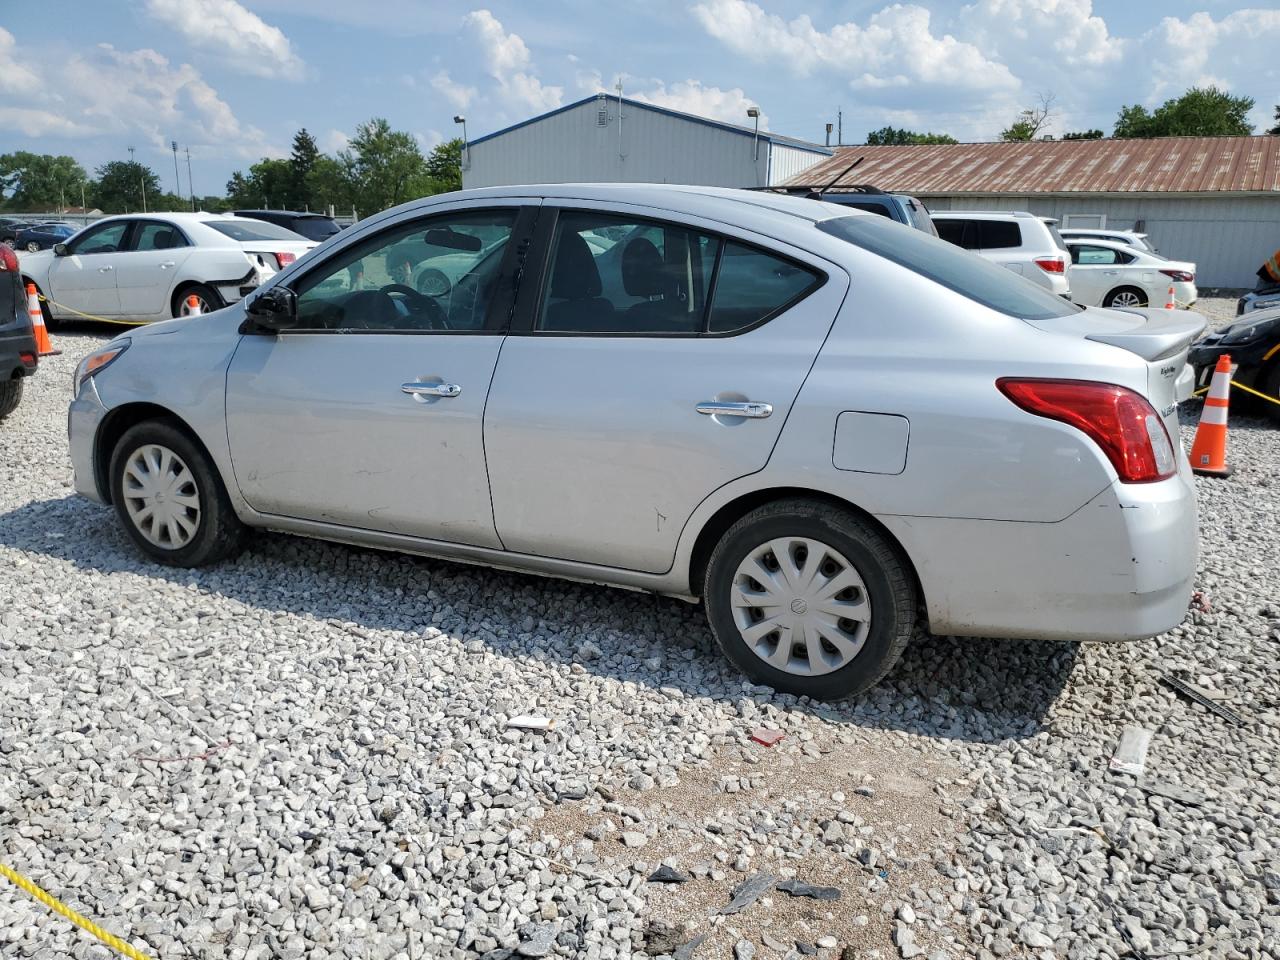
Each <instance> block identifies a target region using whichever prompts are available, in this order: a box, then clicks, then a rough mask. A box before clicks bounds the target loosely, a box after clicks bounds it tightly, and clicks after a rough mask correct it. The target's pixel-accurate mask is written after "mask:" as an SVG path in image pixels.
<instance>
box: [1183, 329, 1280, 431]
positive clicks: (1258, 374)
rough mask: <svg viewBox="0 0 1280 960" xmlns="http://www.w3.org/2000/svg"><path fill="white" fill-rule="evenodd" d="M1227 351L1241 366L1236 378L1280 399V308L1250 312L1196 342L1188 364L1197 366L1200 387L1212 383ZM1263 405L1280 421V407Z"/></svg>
mask: <svg viewBox="0 0 1280 960" xmlns="http://www.w3.org/2000/svg"><path fill="white" fill-rule="evenodd" d="M1224 353H1225V354H1229V355H1230V357H1231V362H1232V363H1234V364H1236V365H1237V366H1238V369H1237V370H1236V372H1235V374H1233V376H1232V379H1234V380H1238V381H1239V382H1240V383H1243V384H1244V385H1245V386H1247V387H1253V389H1255V390H1257V391H1258V392H1260V393H1265V394H1266V395H1267V396H1268V397H1271V398H1272V399H1273V400H1280V307H1270V308H1268V309H1265V310H1254V311H1252V312H1250V313H1246V314H1245V315H1244V316H1242V317H1240V318H1239V319H1238V320H1236V321H1235V322H1234V323H1232V324H1230V325H1229V326H1226V327H1220V328H1218V329H1217V330H1214V331H1213V332H1212V333H1210V334H1209V335H1208V336H1206V337H1204V338H1202V339H1201V340H1199V341H1198V342H1196V343H1195V344H1193V345H1192V347H1191V352H1190V354H1188V356H1187V363H1189V364H1191V366H1192V367H1193V368H1194V369H1195V372H1196V385H1197V386H1208V384H1209V378H1210V377H1212V376H1213V367H1214V365H1215V364H1216V363H1217V362H1218V357H1219V356H1220V355H1221V354H1224ZM1232 399H1233V400H1234V399H1235V397H1232ZM1259 404H1260V405H1261V406H1264V407H1266V409H1267V413H1268V414H1269V415H1270V416H1271V417H1272V418H1273V419H1275V420H1276V421H1278V422H1280V406H1277V405H1276V404H1274V403H1265V402H1263V401H1259Z"/></svg>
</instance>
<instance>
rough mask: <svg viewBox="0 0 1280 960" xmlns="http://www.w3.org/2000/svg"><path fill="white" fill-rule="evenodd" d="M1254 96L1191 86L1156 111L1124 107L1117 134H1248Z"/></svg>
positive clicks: (1206, 135) (1170, 135)
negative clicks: (1249, 116)
mask: <svg viewBox="0 0 1280 960" xmlns="http://www.w3.org/2000/svg"><path fill="white" fill-rule="evenodd" d="M1253 103H1254V101H1253V98H1252V97H1243V96H1241V97H1233V96H1232V95H1231V94H1229V93H1227V92H1226V91H1225V90H1219V89H1218V88H1217V87H1212V86H1211V87H1192V88H1191V89H1190V90H1188V91H1187V92H1186V93H1184V94H1183V95H1182V96H1180V97H1174V98H1173V99H1170V100H1166V101H1165V102H1164V103H1162V104H1161V105H1160V106H1158V107H1156V109H1155V110H1154V111H1151V112H1148V111H1147V109H1146V108H1145V107H1143V106H1141V105H1133V106H1124V107H1121V108H1120V115H1119V116H1118V117H1117V118H1116V127H1115V132H1114V133H1113V134H1112V136H1114V137H1121V138H1126V139H1136V138H1146V137H1247V136H1249V135H1250V134H1251V133H1253V124H1252V123H1250V122H1249V120H1248V114H1249V111H1250V110H1252V109H1253Z"/></svg>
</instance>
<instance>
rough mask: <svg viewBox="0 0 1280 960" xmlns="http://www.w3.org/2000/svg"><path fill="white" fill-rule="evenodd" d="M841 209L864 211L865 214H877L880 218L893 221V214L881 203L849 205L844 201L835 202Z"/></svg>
mask: <svg viewBox="0 0 1280 960" xmlns="http://www.w3.org/2000/svg"><path fill="white" fill-rule="evenodd" d="M836 202H837V203H839V204H840V205H841V206H842V207H853V209H855V210H865V211H866V212H867V213H878V214H880V216H882V217H888V218H889V219H890V220H892V219H893V213H892V212H891V211H890V210H889V208H888V207H886V206H885V205H884V204H883V203H866V202H862V203H849V202H848V201H845V200H839V201H836Z"/></svg>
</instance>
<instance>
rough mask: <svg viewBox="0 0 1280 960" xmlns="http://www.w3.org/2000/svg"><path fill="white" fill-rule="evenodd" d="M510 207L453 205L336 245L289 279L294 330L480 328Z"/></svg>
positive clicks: (512, 212)
mask: <svg viewBox="0 0 1280 960" xmlns="http://www.w3.org/2000/svg"><path fill="white" fill-rule="evenodd" d="M517 213H518V211H517V210H516V209H515V208H514V207H512V208H503V209H501V210H476V211H456V212H453V213H449V214H443V215H441V216H437V217H430V218H424V219H420V220H414V221H411V222H410V223H406V224H400V225H399V226H396V227H393V228H391V229H389V230H386V231H384V232H382V233H379V234H377V235H376V236H373V237H370V238H369V239H368V240H365V241H363V242H362V243H358V244H356V245H354V246H352V247H348V248H346V249H344V250H342V251H341V252H339V253H337V254H335V255H333V256H332V257H329V258H328V259H327V260H326V261H324V262H323V263H322V264H319V265H318V266H317V267H316V268H314V269H313V270H311V271H310V272H309V273H307V274H306V275H305V276H304V277H303V278H302V279H301V280H300V281H298V283H297V284H296V285H295V288H294V289H295V292H296V293H297V296H298V325H297V326H296V327H295V328H293V329H294V330H297V331H308V330H313V331H314V330H353V331H361V330H368V331H375V332H380V331H419V332H421V331H445V332H447V331H455V332H466V331H470V332H475V331H479V330H483V329H484V328H485V321H486V319H487V316H488V313H489V305H490V303H491V302H492V299H493V293H494V290H495V289H496V288H497V283H498V277H499V274H500V272H501V268H502V260H503V253H504V252H505V250H506V246H507V241H508V240H509V239H510V237H511V232H512V229H513V227H514V226H515V220H516V216H517Z"/></svg>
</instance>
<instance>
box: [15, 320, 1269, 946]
mask: <svg viewBox="0 0 1280 960" xmlns="http://www.w3.org/2000/svg"><path fill="white" fill-rule="evenodd" d="M1229 304H1230V301H1224V302H1223V304H1217V303H1216V302H1213V301H1204V302H1202V303H1201V304H1200V305H1199V309H1201V310H1202V311H1203V312H1205V313H1206V314H1209V315H1211V316H1213V317H1214V319H1215V320H1218V321H1225V320H1227V319H1230V316H1231V314H1232V312H1233V308H1232V307H1231V306H1230V305H1229ZM1219 313H1221V316H1218V314H1219ZM55 339H56V341H57V344H58V346H60V347H62V348H63V349H64V350H65V351H66V353H65V354H64V356H62V357H59V358H51V359H49V360H47V361H45V362H44V363H43V364H42V366H41V370H40V373H39V375H38V376H37V378H36V379H34V380H32V381H30V382H29V384H28V388H29V391H28V394H27V397H26V399H25V401H24V403H23V405H22V407H21V408H20V409H19V412H18V413H17V414H15V415H14V417H13V418H11V419H10V420H8V421H6V422H5V423H4V424H3V426H0V597H3V598H4V601H3V603H2V604H0V693H2V694H3V696H0V862H3V863H5V864H7V865H8V866H10V867H12V868H14V869H16V870H18V871H19V872H21V873H24V874H26V875H27V876H28V877H30V878H32V879H33V880H34V881H36V882H37V883H39V884H41V885H42V886H44V887H45V888H46V889H48V890H50V891H51V892H53V893H54V894H55V895H57V896H59V897H60V898H62V899H63V900H65V901H66V902H67V903H69V904H70V905H72V906H73V907H74V908H76V909H78V910H80V911H81V912H83V913H86V914H88V915H89V916H91V917H92V918H94V919H95V920H97V921H98V922H99V923H101V924H102V925H103V926H104V927H105V928H107V929H108V930H110V931H112V932H113V933H116V934H118V935H120V936H122V937H124V938H126V939H128V940H129V941H130V942H132V943H133V944H135V945H136V946H137V947H139V948H141V949H145V950H147V951H148V952H149V953H150V954H151V955H153V956H155V957H166V958H168V957H184V956H194V957H229V958H235V960H240V958H259V960H265V958H275V957H281V958H301V957H312V958H319V957H325V958H328V957H361V958H380V957H439V956H442V957H455V956H456V957H471V956H477V955H488V956H491V957H493V958H499V957H506V956H508V955H514V956H516V957H537V956H561V957H589V958H596V957H601V958H603V957H629V956H633V955H639V956H644V955H646V954H648V955H663V954H667V953H674V954H675V955H676V956H694V957H730V956H735V957H737V958H738V960H742V958H747V957H759V958H774V957H779V958H780V957H784V956H789V957H798V956H802V955H805V953H804V951H808V950H812V949H816V950H817V954H816V955H817V956H819V957H820V958H836V957H842V956H847V957H855V956H856V957H865V958H873V957H881V958H889V957H896V956H903V957H913V956H923V957H926V958H927V960H941V958H943V957H950V958H959V957H969V956H977V957H983V958H986V957H992V956H995V957H1005V956H1010V957H1038V958H1048V957H1068V958H1086V957H1089V958H1091V957H1105V958H1110V957H1120V956H1130V957H1147V958H1152V960H1154V958H1156V957H1167V956H1176V955H1182V956H1195V957H1210V958H1219V957H1220V958H1235V957H1248V958H1254V957H1264V956H1265V957H1275V956H1280V951H1278V950H1277V947H1276V944H1280V866H1277V863H1280V852H1278V850H1277V845H1278V844H1280V772H1278V771H1277V769H1276V766H1275V761H1276V756H1277V747H1280V734H1278V733H1277V731H1278V730H1280V689H1278V687H1280V684H1278V683H1277V680H1276V672H1275V662H1276V655H1277V652H1278V651H1280V606H1278V605H1277V604H1278V603H1280V570H1278V569H1277V554H1276V546H1275V543H1276V531H1277V529H1280V515H1278V514H1280V497H1277V495H1276V492H1277V491H1276V489H1275V485H1276V483H1277V480H1276V476H1277V467H1278V466H1280V432H1277V431H1276V430H1275V429H1274V428H1272V427H1270V426H1268V425H1266V424H1265V423H1263V422H1262V421H1261V420H1256V419H1248V418H1247V417H1243V416H1239V415H1237V414H1235V413H1233V415H1232V432H1231V448H1230V452H1229V459H1230V461H1231V462H1232V464H1233V466H1234V467H1235V469H1236V472H1235V474H1234V475H1233V476H1232V477H1231V478H1229V479H1227V480H1216V479H1213V480H1208V479H1202V480H1199V481H1198V484H1199V491H1200V504H1201V511H1202V522H1203V525H1204V531H1203V534H1204V539H1203V544H1202V555H1201V564H1200V574H1199V584H1198V586H1199V589H1200V591H1201V592H1202V598H1201V600H1200V602H1199V603H1197V604H1195V605H1194V606H1193V610H1192V611H1191V613H1190V615H1189V618H1188V620H1187V621H1186V622H1185V623H1184V624H1183V625H1182V626H1181V627H1179V628H1177V629H1176V630H1174V631H1172V632H1171V633H1170V634H1167V635H1165V636H1163V637H1159V638H1157V639H1155V640H1152V641H1147V642H1143V643H1135V644H1126V645H1115V646H1111V645H1098V646H1090V645H1086V646H1080V647H1077V646H1073V645H1066V644H1044V643H1019V642H1011V641H992V640H959V639H955V638H948V637H929V636H921V637H919V638H918V640H917V642H916V643H915V644H913V645H912V647H911V648H910V649H909V650H908V653H907V655H906V657H905V659H904V660H903V662H902V664H901V665H900V666H899V668H898V669H897V670H896V671H895V672H894V673H893V675H892V676H891V677H890V678H889V680H887V681H886V682H885V683H884V684H883V685H882V686H881V687H879V688H878V689H877V690H875V691H873V692H872V694H870V695H869V696H867V697H866V698H864V699H863V700H861V701H859V702H856V703H848V704H838V705H827V706H819V705H814V704H811V703H808V702H806V701H797V700H795V699H794V698H790V697H782V696H776V695H773V694H772V693H771V692H770V691H769V690H768V689H765V688H755V687H751V686H749V685H746V684H744V683H743V681H742V679H741V678H740V677H739V676H738V675H736V674H734V673H733V672H732V671H731V670H730V669H728V668H727V667H726V665H725V663H724V662H723V661H722V660H721V658H720V657H719V656H718V655H717V654H716V652H715V651H714V649H713V646H712V642H711V640H710V636H709V634H708V631H707V629H706V627H705V626H704V624H703V620H702V617H701V612H700V611H699V610H698V609H697V608H694V607H691V606H688V605H685V604H682V603H680V602H678V601H672V600H666V599H659V598H653V597H648V596H643V595H638V594H632V593H626V592H621V591H613V590H607V589H603V588H595V587H587V586H580V585H574V584H567V583H560V582H556V581H548V580H540V579H536V578H531V577H523V576H519V575H514V574H506V573H498V572H493V571H488V570H484V569H479V568H471V567H466V566H459V565H452V564H447V563H437V562H431V561H426V560H420V559H414V558H408V557H401V556H396V555H390V554H379V553H374V552H370V551H363V550H357V549H352V548H348V547H343V546H338V545H330V544H323V543H317V542H310V541H306V540H302V539H297V538H292V537H286V536H280V535H262V536H260V537H258V538H256V539H255V541H254V543H253V545H252V548H251V549H250V550H249V552H247V553H246V554H245V556H243V557H242V558H241V559H240V560H239V561H237V562H235V563H232V564H227V565H224V566H221V567H218V568H215V569H210V570H203V571H194V572H193V571H179V570H170V569H167V568H161V567H158V566H156V565H153V564H150V563H147V562H144V561H143V560H141V559H140V558H139V556H138V555H137V554H136V553H135V552H134V551H133V550H132V549H131V548H130V547H129V545H128V544H127V543H126V541H125V538H124V536H123V534H122V533H120V532H119V530H118V529H117V526H116V522H115V519H114V517H113V515H112V514H110V513H109V512H108V511H107V510H105V509H103V508H101V507H98V506H96V505H93V504H90V503H88V502H86V501H83V500H81V499H78V498H75V497H74V496H73V495H72V493H71V489H70V467H69V465H68V463H67V456H66V440H65V407H66V402H67V400H68V394H69V387H70V372H71V369H72V366H73V365H74V363H75V361H76V360H77V359H78V358H79V357H80V356H82V355H83V354H84V353H85V352H87V351H88V350H90V349H92V348H93V347H94V346H96V345H97V344H98V343H100V342H101V341H102V340H103V339H104V336H103V334H102V332H101V331H100V330H96V329H80V330H78V331H76V332H72V333H61V332H59V333H58V334H57V335H56V337H55ZM1198 412H1199V411H1198V406H1197V405H1188V408H1187V409H1185V410H1184V411H1183V413H1184V421H1190V422H1191V423H1192V424H1193V423H1194V421H1195V418H1196V416H1197V415H1198ZM1191 435H1192V426H1190V425H1189V426H1187V427H1186V428H1185V435H1184V440H1185V441H1186V442H1187V443H1190V440H1191ZM1170 671H1172V672H1175V673H1177V674H1179V675H1181V676H1183V677H1186V678H1187V679H1189V680H1190V681H1191V682H1193V683H1194V684H1196V685H1197V686H1199V687H1201V688H1204V689H1205V690H1207V691H1209V692H1210V693H1211V695H1212V696H1213V697H1215V698H1219V699H1220V701H1221V703H1222V704H1223V705H1225V706H1227V707H1229V708H1230V709H1231V710H1234V711H1236V712H1237V713H1238V714H1239V715H1240V716H1241V718H1242V720H1243V722H1242V723H1241V724H1239V725H1236V724H1233V723H1231V722H1229V721H1228V720H1226V719H1223V718H1221V717H1219V716H1218V715H1216V714H1214V713H1210V712H1209V711H1207V710H1205V709H1204V708H1202V707H1201V706H1199V705H1196V704H1193V703H1190V702H1188V701H1186V700H1184V699H1182V698H1180V697H1178V696H1177V695H1175V694H1174V693H1173V692H1172V691H1171V690H1169V689H1168V688H1167V687H1166V686H1164V685H1162V684H1161V683H1160V680H1159V678H1160V676H1161V675H1162V674H1163V673H1166V672H1170ZM515 714H540V715H543V716H547V717H551V718H554V719H555V721H556V725H555V727H554V729H553V730H551V731H549V732H532V731H516V730H511V729H507V728H506V720H507V719H509V718H510V717H511V716H513V715H515ZM1129 725H1136V726H1140V727H1144V728H1146V729H1148V730H1150V731H1152V738H1151V746H1150V752H1149V754H1148V756H1147V759H1146V772H1145V775H1144V778H1141V779H1140V778H1137V777H1134V776H1130V775H1127V774H1118V773H1113V772H1110V771H1109V769H1108V764H1109V761H1110V758H1111V756H1112V754H1113V753H1114V751H1115V749H1116V746H1117V742H1118V740H1119V738H1120V736H1121V733H1122V731H1123V730H1124V728H1125V727H1126V726H1129ZM758 728H766V729H771V730H776V731H779V732H781V733H782V734H783V735H784V739H783V740H782V741H781V742H780V743H778V744H777V745H776V746H773V747H764V746H762V745H760V744H758V743H755V742H753V741H752V740H751V739H750V734H751V733H752V732H753V731H754V730H757V729H758ZM662 864H665V865H666V866H668V867H670V868H672V869H673V870H674V871H675V873H676V874H677V875H678V876H679V877H681V878H685V877H687V878H688V880H687V882H685V883H680V884H674V883H660V882H656V881H652V882H651V881H650V880H649V879H648V878H649V876H650V875H651V874H652V873H653V872H654V871H655V870H657V869H658V867H659V866H660V865H662ZM762 875H764V876H763V877H762ZM755 878H761V879H759V881H758V884H759V887H758V888H759V889H762V890H763V892H762V893H761V894H760V896H759V899H758V900H756V901H755V902H754V903H751V904H750V905H748V906H746V907H745V908H743V909H742V910H741V911H739V912H732V913H725V912H721V911H724V910H725V908H726V907H727V906H728V904H729V903H730V900H731V899H732V898H733V895H734V892H735V890H740V885H742V884H744V883H748V888H749V889H750V883H749V881H752V880H754V879H755ZM772 879H777V880H785V879H795V880H800V881H805V882H808V883H811V884H815V885H819V886H829V887H834V888H835V891H836V892H837V893H838V896H839V899H835V900H823V899H812V898H808V897H793V896H790V895H788V894H786V893H784V892H782V891H781V890H779V889H777V888H772V889H769V887H771V886H772V884H771V883H770V880H772ZM825 895H826V896H830V895H831V894H830V893H828V894H825ZM746 897H749V894H744V898H746ZM703 935H705V938H704V939H701V940H698V938H699V937H703ZM691 942H696V943H697V946H696V947H693V948H690V947H689V944H690V943H691ZM512 951H514V954H512ZM0 955H3V956H5V957H10V956H13V957H50V958H52V957H64V956H67V955H71V956H75V957H106V956H109V953H108V952H107V950H106V948H105V947H102V946H101V945H99V944H97V943H96V942H95V941H93V940H92V939H91V938H89V937H88V936H87V935H84V934H80V933H77V932H75V931H74V930H73V929H72V928H71V926H70V925H69V924H67V923H66V922H64V921H62V920H61V919H59V918H57V917H55V916H54V915H53V914H51V913H49V912H48V911H47V910H46V909H45V908H44V907H42V906H40V905H39V904H37V903H35V902H34V901H32V900H30V899H29V898H28V897H27V896H26V895H25V894H23V893H21V892H19V891H18V890H16V889H15V888H13V887H12V886H10V885H8V884H7V883H6V882H4V881H2V880H0Z"/></svg>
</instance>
